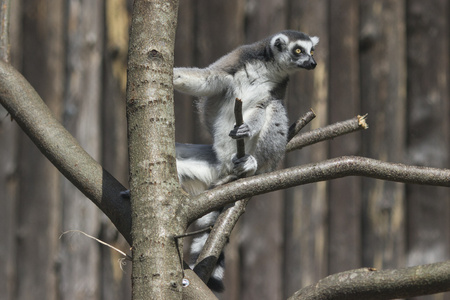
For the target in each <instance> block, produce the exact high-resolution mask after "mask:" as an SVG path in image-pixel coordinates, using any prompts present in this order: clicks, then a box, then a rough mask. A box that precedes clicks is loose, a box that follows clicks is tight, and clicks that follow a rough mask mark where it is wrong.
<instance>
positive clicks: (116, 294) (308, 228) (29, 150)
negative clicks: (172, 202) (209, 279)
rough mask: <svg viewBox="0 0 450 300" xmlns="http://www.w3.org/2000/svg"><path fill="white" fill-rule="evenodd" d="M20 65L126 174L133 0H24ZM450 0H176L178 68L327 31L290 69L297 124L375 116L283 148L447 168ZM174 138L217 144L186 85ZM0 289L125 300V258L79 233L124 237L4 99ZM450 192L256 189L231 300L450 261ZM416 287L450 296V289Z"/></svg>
mask: <svg viewBox="0 0 450 300" xmlns="http://www.w3.org/2000/svg"><path fill="white" fill-rule="evenodd" d="M12 2H13V3H12V5H13V7H12V9H11V14H12V17H11V22H12V24H11V54H12V63H13V64H14V66H15V67H16V68H17V69H19V70H20V71H21V72H22V74H24V76H25V77H26V78H27V79H28V80H29V81H30V83H31V84H32V85H33V87H34V88H35V89H36V90H37V91H38V93H39V94H40V96H41V97H42V98H43V100H44V101H45V102H46V103H47V104H48V106H49V107H50V108H51V110H52V111H53V112H54V114H55V115H56V116H57V118H59V119H60V120H61V122H62V123H63V124H64V125H65V127H66V128H67V129H68V130H69V131H70V132H71V133H72V134H73V135H74V136H75V137H76V138H77V139H78V141H79V142H80V144H81V145H82V146H83V147H84V148H85V149H86V150H87V151H88V152H89V153H90V154H91V155H92V156H93V157H94V158H96V159H97V160H98V161H99V162H101V163H102V164H103V166H104V167H105V168H106V169H107V170H108V171H109V172H111V173H112V174H113V175H114V176H115V177H116V178H118V179H119V180H120V181H121V182H122V183H123V184H124V185H127V178H128V170H127V163H128V157H127V145H126V119H125V86H126V59H127V46H128V45H127V42H128V28H129V21H130V15H129V13H130V11H131V7H132V3H131V0H98V1H82V0H68V1H62V0H17V1H12ZM449 17H450V5H449V1H448V0H429V1H421V0H408V1H405V0H384V1H374V0H365V1H355V0H260V1H256V0H228V1H217V0H181V1H180V9H179V22H178V31H177V41H176V51H175V65H176V66H197V67H205V66H207V65H209V64H210V63H212V62H213V61H215V60H216V59H218V58H219V57H221V56H222V55H224V54H226V53H227V52H229V51H231V50H232V49H234V48H235V47H237V46H239V45H241V44H244V43H252V42H255V41H257V40H260V39H262V38H264V37H266V36H268V35H271V34H273V33H276V32H278V31H280V30H283V29H295V30H300V31H303V32H306V33H308V34H310V35H317V36H319V37H320V43H319V45H318V46H317V48H316V51H315V58H316V60H317V62H318V66H317V68H316V69H315V70H314V71H300V72H299V73H298V74H296V75H295V76H293V77H292V78H291V80H290V85H289V92H288V96H287V98H286V106H287V108H288V111H289V115H290V120H291V122H293V121H295V120H296V119H297V118H298V117H299V116H301V115H302V114H303V113H305V112H306V111H307V110H309V109H310V108H312V109H313V110H314V111H315V112H316V114H317V118H316V119H315V120H314V121H313V122H312V123H311V124H310V126H309V127H308V128H313V129H314V128H318V127H322V126H325V125H327V124H331V123H333V122H337V121H342V120H346V119H349V118H352V117H354V116H356V115H358V114H359V115H363V114H366V113H368V123H369V126H370V128H369V129H368V130H365V131H363V132H358V133H353V134H349V135H346V136H344V137H340V138H336V139H335V140H332V141H330V142H324V143H321V144H317V145H314V146H311V147H308V148H304V149H302V150H300V151H295V152H292V153H289V154H288V155H287V156H286V160H285V162H284V165H285V166H294V165H300V164H306V163H311V162H319V161H321V160H325V159H327V158H332V157H339V156H341V155H361V156H367V157H371V158H375V159H380V160H383V161H390V162H402V163H408V164H414V165H424V166H433V167H439V168H450V121H449V118H450V108H449V107H450V99H449V83H450V79H449V73H450V72H449V70H450V63H449V59H450V51H449V48H450V24H449ZM175 97H176V102H175V111H176V135H177V141H179V142H190V143H207V142H209V141H210V140H209V137H207V136H206V135H205V134H204V133H202V131H201V128H200V126H199V125H200V124H199V123H198V117H197V115H196V112H195V108H194V105H193V99H192V98H191V97H187V96H183V95H180V94H176V95H175ZM0 141H1V143H0V203H1V207H2V209H1V210H0V228H2V230H1V231H0V265H1V266H2V268H0V299H2V300H3V299H4V300H12V299H20V300H21V299H24V300H25V299H50V300H51V299H93V300H94V299H95V300H97V299H108V300H115V299H117V300H119V299H130V298H131V296H130V295H131V294H130V274H131V269H130V265H129V264H128V265H127V266H125V267H124V270H121V268H120V265H119V263H118V261H117V259H118V258H120V256H119V255H118V254H117V253H115V252H114V251H112V250H110V249H109V248H106V247H104V246H101V245H99V244H98V243H96V242H94V241H92V240H89V239H87V238H85V237H83V236H81V235H78V234H67V235H65V236H63V237H62V238H59V236H60V234H61V233H62V232H64V231H66V230H71V229H76V230H82V231H85V232H87V233H89V234H91V235H93V236H96V237H98V238H100V239H102V240H104V241H106V242H108V243H111V244H112V245H114V246H116V247H119V248H121V249H122V250H128V245H127V244H126V242H124V240H123V239H122V237H120V236H119V234H118V233H117V232H116V230H115V229H114V228H113V226H112V225H111V224H110V222H109V220H108V219H107V218H106V217H105V216H104V215H103V214H102V213H101V212H100V211H99V210H98V209H97V208H96V207H95V206H94V205H93V204H91V203H90V201H89V200H88V199H86V198H85V197H84V196H83V195H82V194H81V193H80V192H79V191H77V189H76V188H75V187H73V186H72V184H71V183H69V182H68V181H67V180H66V179H64V178H63V177H62V175H61V174H60V173H59V172H58V171H57V170H56V169H55V168H54V167H53V166H52V165H51V164H50V163H49V162H48V161H47V159H46V158H44V156H43V155H42V154H41V153H40V152H39V151H38V150H37V148H36V147H35V146H34V145H33V144H32V143H31V142H30V140H29V139H28V137H27V136H26V135H25V134H24V133H23V132H21V130H20V129H19V128H18V127H17V124H16V123H14V122H11V120H10V118H9V117H8V116H7V113H6V111H5V110H4V109H3V108H2V107H0ZM449 220H450V190H449V189H448V188H437V187H427V186H417V185H404V184H399V183H392V182H385V181H379V180H373V179H365V178H357V177H349V178H344V179H339V180H333V181H330V182H320V183H316V184H309V185H306V186H301V187H297V188H292V189H289V190H286V191H280V192H276V193H271V194H268V195H265V196H262V197H258V199H253V200H252V201H251V202H250V205H249V207H248V209H247V211H246V213H245V215H244V216H243V217H242V219H241V221H240V222H239V224H238V225H237V228H236V230H235V231H234V233H233V236H232V238H231V241H230V244H229V245H228V246H227V251H226V268H227V275H226V291H225V293H224V294H223V295H222V299H283V298H286V297H287V296H290V295H291V294H292V293H293V292H294V291H296V290H298V289H299V288H301V287H304V286H307V285H309V284H311V283H314V282H316V281H317V280H319V279H320V278H323V277H325V276H326V275H328V274H331V273H336V272H340V271H344V270H348V269H353V268H359V267H363V266H364V267H376V268H379V269H381V268H398V267H405V266H413V265H419V264H425V263H432V262H438V261H443V260H448V259H450V221H449ZM420 299H427V300H428V299H433V300H438V299H439V300H443V299H447V300H448V299H450V293H446V294H440V295H435V296H429V297H421V298H420Z"/></svg>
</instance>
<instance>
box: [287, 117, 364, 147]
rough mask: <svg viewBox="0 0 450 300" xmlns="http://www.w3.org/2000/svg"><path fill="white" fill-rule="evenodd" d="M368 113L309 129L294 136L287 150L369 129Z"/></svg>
mask: <svg viewBox="0 0 450 300" xmlns="http://www.w3.org/2000/svg"><path fill="white" fill-rule="evenodd" d="M366 118H367V115H364V116H356V117H354V118H352V119H350V120H347V121H343V122H337V123H334V124H331V125H328V126H325V127H322V128H318V129H315V130H311V131H308V132H306V133H303V134H301V135H299V136H296V137H295V138H293V139H292V140H291V141H290V142H289V143H288V144H287V146H286V152H290V151H293V150H298V149H301V148H303V147H306V146H309V145H312V144H316V143H319V142H322V141H325V140H330V139H333V138H335V137H338V136H341V135H344V134H348V133H351V132H354V131H358V130H362V129H367V128H369V126H368V125H367V123H366Z"/></svg>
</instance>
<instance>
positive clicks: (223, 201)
mask: <svg viewBox="0 0 450 300" xmlns="http://www.w3.org/2000/svg"><path fill="white" fill-rule="evenodd" d="M346 176H364V177H371V178H376V179H383V180H389V181H396V182H404V183H414V184H426V185H433V186H445V187H450V169H437V168H429V167H418V166H409V165H404V164H398V163H389V162H382V161H379V160H375V159H371V158H365V157H358V156H343V157H339V158H334V159H329V160H326V161H323V162H319V163H312V164H307V165H302V166H297V167H293V168H289V169H284V170H279V171H275V172H271V173H265V174H261V175H256V176H252V177H248V178H243V179H239V180H236V181H233V182H231V183H228V184H225V185H222V186H219V187H217V188H215V189H212V190H208V191H206V192H204V193H202V194H201V195H199V196H197V198H196V199H195V200H194V201H193V204H192V206H190V207H189V210H190V212H189V213H188V215H189V216H190V217H191V218H192V219H190V220H191V221H193V220H195V219H197V218H199V217H201V216H202V215H204V214H206V213H208V212H210V211H213V210H217V209H219V208H220V207H223V206H225V205H227V204H229V203H233V202H235V201H237V200H240V199H245V198H248V197H251V196H254V195H260V194H265V193H268V192H271V191H276V190H280V189H285V188H290V187H293V186H297V185H303V184H307V183H313V182H318V181H325V180H331V179H336V178H341V177H346Z"/></svg>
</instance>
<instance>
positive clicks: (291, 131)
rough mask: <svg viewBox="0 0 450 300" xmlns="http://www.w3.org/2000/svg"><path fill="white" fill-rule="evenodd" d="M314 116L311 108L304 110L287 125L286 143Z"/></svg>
mask: <svg viewBox="0 0 450 300" xmlns="http://www.w3.org/2000/svg"><path fill="white" fill-rule="evenodd" d="M315 117H316V114H315V113H314V111H313V110H312V109H310V110H309V111H308V112H306V113H305V114H304V115H303V116H301V117H300V119H298V120H297V121H296V122H295V123H294V124H292V125H291V127H289V131H288V138H287V141H288V143H289V142H290V141H291V140H292V139H293V138H294V137H295V136H296V135H297V134H298V133H299V132H300V130H302V129H303V128H304V127H305V126H306V125H307V124H308V123H309V122H311V121H312V120H313V119H314V118H315Z"/></svg>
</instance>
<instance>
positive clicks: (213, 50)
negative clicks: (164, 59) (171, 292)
mask: <svg viewBox="0 0 450 300" xmlns="http://www.w3.org/2000/svg"><path fill="white" fill-rule="evenodd" d="M195 3H196V10H195V23H194V32H195V40H196V48H195V62H194V63H195V66H197V67H200V68H203V67H206V66H208V65H210V64H211V63H213V62H214V61H216V60H217V59H219V58H220V57H221V56H223V55H225V54H227V53H228V52H230V51H232V50H233V49H234V48H236V47H238V46H239V45H241V44H242V43H243V41H244V3H245V1H244V0H232V1H210V0H198V1H195ZM195 121H196V128H200V127H201V125H200V123H199V119H198V117H197V119H196V120H195ZM194 142H195V143H211V139H210V136H209V135H208V134H205V130H204V129H203V128H201V129H200V130H198V131H197V132H196V133H195V134H194Z"/></svg>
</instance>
